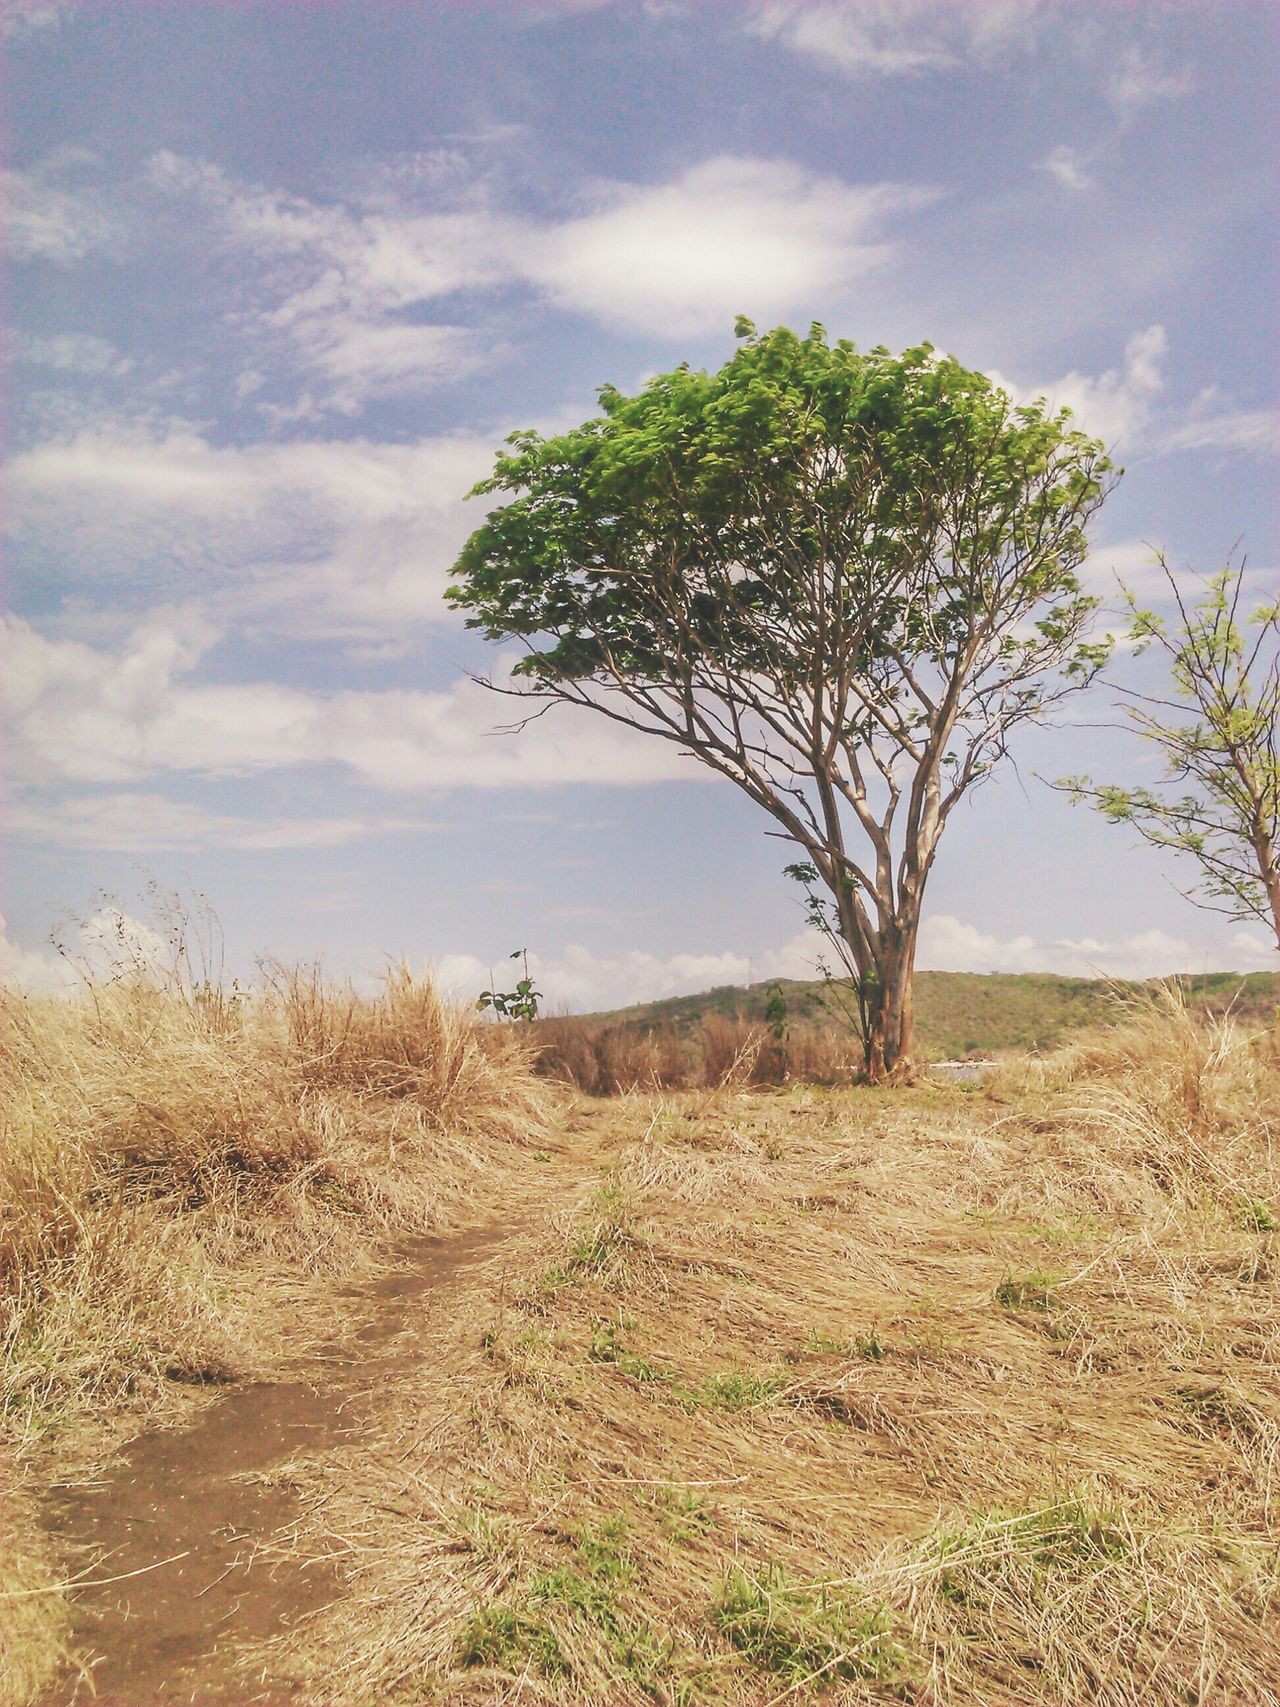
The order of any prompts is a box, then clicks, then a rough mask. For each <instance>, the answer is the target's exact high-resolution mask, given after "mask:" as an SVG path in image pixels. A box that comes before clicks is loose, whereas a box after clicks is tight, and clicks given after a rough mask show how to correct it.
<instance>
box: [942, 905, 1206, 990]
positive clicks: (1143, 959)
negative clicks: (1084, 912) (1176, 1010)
mask: <svg viewBox="0 0 1280 1707" xmlns="http://www.w3.org/2000/svg"><path fill="white" fill-rule="evenodd" d="M917 963H918V964H919V965H920V966H921V967H926V968H929V969H930V970H933V971H938V972H1058V973H1061V974H1063V975H1064V976H1066V977H1073V978H1161V977H1164V976H1166V975H1168V974H1169V973H1173V972H1207V971H1217V970H1220V969H1221V966H1222V959H1221V955H1220V954H1216V953H1215V952H1213V951H1210V950H1206V949H1203V948H1199V949H1198V948H1193V947H1192V945H1191V944H1190V943H1188V942H1186V941H1184V940H1183V938H1181V937H1176V936H1171V935H1170V934H1169V933H1168V932H1167V931H1163V930H1158V929H1152V930H1145V931H1135V932H1133V933H1132V934H1130V935H1128V936H1124V937H1113V938H1098V937H1087V936H1086V937H1058V938H1053V939H1044V938H1040V939H1037V938H1036V937H1033V936H1029V935H1026V934H1022V935H1018V936H1012V937H1000V936H997V935H995V934H994V933H992V932H989V931H983V930H981V929H979V928H978V927H977V926H975V925H971V924H967V923H966V922H964V921H963V920H961V919H957V918H955V917H954V916H953V915H951V914H948V913H933V914H930V915H929V916H928V917H927V918H926V919H925V921H924V923H923V924H922V926H921V929H920V952H919V955H918V956H917Z"/></svg>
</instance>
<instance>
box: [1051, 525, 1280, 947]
mask: <svg viewBox="0 0 1280 1707" xmlns="http://www.w3.org/2000/svg"><path fill="white" fill-rule="evenodd" d="M1159 561H1160V567H1161V568H1162V569H1163V571H1164V574H1165V577H1166V579H1167V580H1168V583H1169V587H1170V591H1171V594H1172V599H1173V602H1174V604H1175V605H1176V607H1177V613H1178V614H1177V616H1176V618H1173V619H1170V620H1166V619H1165V618H1164V617H1161V616H1158V615H1155V614H1153V613H1152V612H1151V611H1149V610H1142V609H1139V607H1138V604H1137V602H1136V600H1135V599H1134V598H1133V596H1132V595H1131V594H1130V593H1128V592H1127V591H1126V594H1125V597H1126V599H1127V601H1128V605H1129V610H1130V613H1131V617H1132V635H1133V638H1134V639H1135V640H1136V641H1137V642H1138V646H1139V649H1140V650H1141V649H1143V648H1146V647H1155V648H1157V649H1158V650H1159V651H1160V652H1162V653H1163V654H1164V656H1165V658H1166V661H1167V663H1168V669H1169V677H1170V682H1171V687H1172V694H1171V696H1165V697H1161V696H1157V695H1151V694H1145V693H1130V694H1129V695H1128V701H1129V703H1128V704H1127V706H1126V711H1127V716H1128V722H1129V725H1130V727H1132V728H1133V729H1134V730H1135V731H1136V732H1137V734H1138V735H1140V736H1141V737H1142V739H1143V740H1144V741H1145V742H1147V743H1149V744H1151V745H1153V746H1154V747H1155V748H1156V749H1157V751H1158V752H1159V753H1160V755H1161V757H1162V759H1163V761H1164V774H1163V775H1162V777H1161V778H1160V780H1159V782H1158V783H1157V784H1156V786H1155V787H1154V788H1121V787H1119V786H1117V785H1114V784H1101V785H1095V784H1094V783H1093V782H1092V781H1091V780H1090V779H1089V778H1087V777H1074V778H1068V779H1067V781H1066V783H1065V785H1064V786H1066V787H1067V788H1069V789H1070V790H1071V792H1072V793H1073V794H1074V795H1075V796H1076V797H1077V798H1078V799H1085V800H1088V801H1090V802H1092V803H1093V804H1094V805H1096V806H1097V807H1098V808H1099V809H1100V810H1101V811H1102V812H1103V813H1104V814H1105V815H1106V817H1107V818H1109V819H1110V820H1111V822H1112V823H1116V824H1130V825H1132V826H1133V828H1134V829H1135V830H1137V832H1138V833H1139V835H1141V836H1142V837H1143V838H1144V839H1145V840H1146V841H1148V842H1150V843H1152V844H1153V845H1154V846H1156V847H1160V848H1169V849H1172V850H1173V851H1174V852H1175V853H1180V854H1185V855H1187V856H1189V857H1190V859H1191V860H1192V861H1194V862H1195V863H1196V864H1197V865H1198V866H1199V868H1200V880H1199V883H1198V884H1197V885H1196V887H1195V889H1194V890H1193V892H1192V898H1193V899H1196V900H1198V901H1199V902H1200V903H1201V904H1202V905H1204V906H1208V907H1210V908H1213V909H1215V910H1218V911H1221V912H1224V913H1226V914H1227V915H1228V917H1230V918H1233V919H1250V918H1252V919H1259V920H1261V921H1262V922H1263V923H1264V924H1267V925H1269V926H1270V927H1271V928H1272V929H1273V930H1274V932H1275V937H1276V947H1277V948H1278V949H1280V600H1276V599H1269V600H1267V601H1265V602H1263V603H1260V604H1258V605H1256V606H1255V607H1254V608H1253V609H1252V610H1247V611H1243V612H1242V608H1241V607H1242V601H1243V597H1244V590H1245V577H1244V567H1245V566H1244V564H1243V563H1241V564H1240V565H1239V566H1238V567H1237V566H1233V565H1232V564H1231V563H1228V564H1227V566H1226V567H1225V568H1224V569H1222V570H1220V571H1219V572H1218V574H1216V575H1213V576H1211V577H1210V578H1209V579H1208V581H1206V582H1205V584H1204V588H1205V590H1204V594H1203V596H1202V597H1201V598H1199V599H1197V600H1192V601H1188V600H1187V599H1186V598H1185V597H1184V595H1183V592H1182V589H1181V587H1180V585H1179V583H1178V581H1177V579H1176V578H1175V576H1174V575H1173V574H1172V573H1171V572H1170V570H1169V567H1168V564H1167V563H1166V562H1165V560H1164V558H1163V557H1161V558H1160V560H1159Z"/></svg>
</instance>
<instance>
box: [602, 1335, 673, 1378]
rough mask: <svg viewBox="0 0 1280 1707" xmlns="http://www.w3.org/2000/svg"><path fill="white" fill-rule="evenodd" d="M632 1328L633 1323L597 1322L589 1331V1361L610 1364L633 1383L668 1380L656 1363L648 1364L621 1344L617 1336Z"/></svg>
mask: <svg viewBox="0 0 1280 1707" xmlns="http://www.w3.org/2000/svg"><path fill="white" fill-rule="evenodd" d="M634 1328H635V1322H634V1321H628V1322H625V1323H618V1322H597V1323H596V1325H595V1327H593V1328H592V1330H591V1351H590V1353H589V1355H590V1358H591V1361H592V1362H593V1363H611V1364H612V1365H613V1366H614V1368H615V1369H618V1370H620V1371H621V1373H622V1374H623V1375H629V1376H630V1377H631V1379H632V1380H633V1381H666V1380H669V1379H670V1377H669V1376H668V1374H667V1372H666V1370H664V1369H660V1368H659V1367H658V1365H657V1364H656V1363H650V1362H649V1360H648V1358H646V1357H636V1356H635V1355H634V1354H633V1353H632V1352H630V1351H628V1350H627V1348H626V1346H625V1345H624V1344H623V1343H622V1340H621V1339H620V1337H619V1335H620V1334H621V1333H629V1332H631V1331H632V1330H633V1329H634Z"/></svg>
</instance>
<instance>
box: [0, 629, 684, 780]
mask: <svg viewBox="0 0 1280 1707" xmlns="http://www.w3.org/2000/svg"><path fill="white" fill-rule="evenodd" d="M5 628H6V631H7V651H8V672H7V681H6V696H7V699H8V706H9V717H10V723H11V729H12V738H11V747H10V765H11V770H12V774H13V775H14V777H15V778H16V779H17V780H18V781H20V782H24V783H26V784H27V785H28V786H30V787H37V788H47V787H50V786H53V785H55V784H57V783H59V782H88V783H95V784H106V785H113V784H128V783H134V782H138V781H141V780H143V779H146V778H149V777H157V776H164V775H196V776H207V777H230V776H252V775H257V774H262V773H264V772H268V771H272V770H276V769H280V768H283V767H291V766H300V765H312V766H313V765H322V764H327V765H336V766H339V767H341V768H342V769H344V770H346V771H348V772H349V773H350V774H351V775H353V776H354V777H356V778H357V779H359V780H360V781H362V782H365V783H370V784H373V785H374V786H376V787H378V788H382V789H386V790H389V791H392V792H402V793H414V792H421V791H425V790H432V789H442V788H500V787H536V786H538V785H540V784H553V783H567V782H601V781H608V782H615V783H621V784H633V783H653V782H662V781H669V780H674V779H677V778H681V777H685V776H688V775H690V774H691V773H692V772H693V771H694V770H695V768H696V767H695V765H694V761H692V760H688V759H686V760H681V758H680V755H679V754H678V752H677V750H676V749H675V748H674V747H672V746H671V745H670V744H669V743H667V742H665V741H658V740H654V739H652V738H646V737H644V736H641V735H638V734H633V733H631V732H630V731H627V730H624V729H620V728H617V727H615V726H614V725H612V724H610V723H608V722H606V720H605V719H604V718H602V717H600V716H599V715H598V714H596V713H590V712H579V713H574V712H572V711H567V710H564V709H560V710H557V711H553V712H552V713H551V714H550V715H548V716H544V717H540V718H538V719H537V720H535V721H534V722H533V723H532V724H531V725H530V726H529V727H528V728H527V729H526V730H525V731H523V732H522V733H521V734H519V735H518V736H517V735H514V734H504V733H501V732H500V731H501V729H502V727H503V726H504V725H507V724H509V723H510V722H511V720H512V718H513V717H514V716H515V715H516V714H517V712H518V711H519V709H520V708H519V707H518V706H515V705H514V704H513V703H512V702H511V701H509V700H505V699H502V698H500V697H498V696H495V695H494V694H492V693H490V692H488V691H487V690H486V689H484V688H482V687H479V686H477V685H476V684H475V683H474V682H472V681H470V680H468V679H463V680H461V681H459V682H457V683H456V684H455V685H454V686H453V687H451V688H450V689H448V690H447V691H441V692H425V691H421V690H399V691H387V692H341V693H331V694H323V693H312V692H307V691H304V690H302V689H298V688H291V687H285V686H282V685H279V684H276V683H271V682H259V683H236V684H217V683H207V682H199V681H192V680H189V679H188V678H190V677H191V676H192V674H193V673H194V671H195V670H196V667H197V665H198V664H199V663H200V662H201V659H202V658H203V657H204V655H205V654H206V653H207V652H208V650H209V648H210V647H211V645H212V644H213V642H214V640H215V639H216V638H217V636H216V632H215V631H214V630H213V629H211V628H210V627H209V625H208V624H207V622H205V621H204V619H203V618H202V617H200V616H199V615H198V614H193V613H183V612H176V613H175V612H169V613H157V614H155V615H153V616H152V617H151V618H149V619H148V620H147V621H146V622H144V623H142V624H141V625H140V626H139V627H138V628H137V629H136V630H135V631H134V633H133V634H132V635H131V636H130V637H129V638H128V640H127V641H126V642H125V644H124V645H123V647H122V648H121V649H120V650H119V651H118V652H116V653H111V652H107V651H104V650H100V649H97V648H93V647H90V646H86V645H83V644H81V643H79V642H75V641H51V640H48V639H46V638H45V637H43V636H42V635H40V634H38V633H37V632H36V631H35V630H34V629H32V628H31V627H29V626H28V625H27V624H26V623H23V622H21V621H19V620H18V619H16V618H9V619H7V620H6V623H5ZM507 662H508V664H509V663H510V662H511V660H508V661H507ZM699 774H702V773H699Z"/></svg>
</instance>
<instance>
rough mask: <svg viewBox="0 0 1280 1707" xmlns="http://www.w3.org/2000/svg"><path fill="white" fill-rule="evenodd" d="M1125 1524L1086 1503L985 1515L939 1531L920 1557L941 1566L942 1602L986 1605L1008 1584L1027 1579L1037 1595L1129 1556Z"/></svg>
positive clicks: (938, 1581)
mask: <svg viewBox="0 0 1280 1707" xmlns="http://www.w3.org/2000/svg"><path fill="white" fill-rule="evenodd" d="M1131 1552H1132V1545H1131V1542H1130V1540H1129V1537H1128V1534H1127V1532H1126V1530H1125V1528H1124V1526H1123V1523H1122V1522H1121V1521H1120V1520H1118V1519H1117V1518H1116V1517H1115V1516H1113V1515H1112V1514H1111V1513H1110V1512H1105V1511H1099V1510H1096V1509H1094V1508H1093V1507H1091V1506H1087V1505H1085V1504H1084V1503H1083V1502H1082V1501H1080V1500H1066V1501H1064V1502H1063V1503H1062V1504H1061V1505H1055V1506H1049V1507H1046V1508H1045V1509H1044V1510H1041V1511H1032V1512H1008V1511H1001V1510H997V1511H990V1512H981V1513H979V1514H978V1515H977V1516H975V1517H974V1518H973V1519H972V1521H971V1522H969V1523H965V1524H960V1525H957V1526H955V1527H945V1528H940V1529H935V1530H934V1531H933V1533H932V1534H930V1535H927V1536H926V1537H925V1538H924V1540H923V1541H921V1542H920V1544H919V1547H918V1550H917V1556H918V1557H919V1559H920V1560H921V1562H923V1563H925V1564H927V1565H930V1566H933V1567H934V1568H935V1569H936V1571H937V1576H936V1579H935V1581H936V1586H937V1590H938V1593H939V1594H940V1595H941V1596H942V1597H943V1599H944V1600H949V1601H952V1602H953V1603H954V1604H955V1605H957V1606H987V1605H989V1604H990V1603H991V1601H992V1598H993V1595H994V1594H995V1593H996V1591H997V1590H998V1588H1000V1587H1001V1586H1002V1585H1004V1586H1005V1587H1007V1585H1008V1584H1009V1583H1010V1582H1015V1581H1017V1582H1024V1583H1026V1584H1027V1585H1028V1587H1029V1589H1030V1590H1031V1592H1033V1593H1034V1595H1035V1597H1036V1598H1037V1599H1039V1598H1040V1597H1041V1596H1043V1595H1044V1594H1046V1593H1051V1592H1056V1591H1055V1590H1054V1588H1053V1584H1054V1579H1055V1578H1061V1577H1075V1578H1079V1577H1082V1576H1088V1575H1090V1574H1092V1573H1094V1572H1097V1571H1102V1570H1105V1569H1107V1568H1108V1567H1110V1566H1111V1565H1112V1564H1113V1563H1114V1562H1115V1561H1117V1560H1119V1559H1123V1558H1126V1557H1128V1556H1129V1554H1130V1553H1131Z"/></svg>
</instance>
